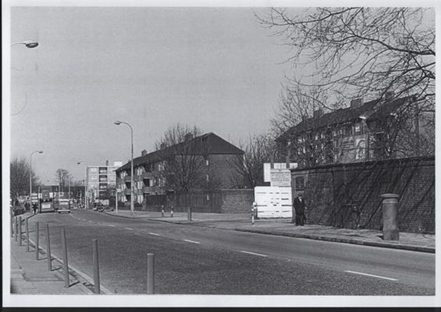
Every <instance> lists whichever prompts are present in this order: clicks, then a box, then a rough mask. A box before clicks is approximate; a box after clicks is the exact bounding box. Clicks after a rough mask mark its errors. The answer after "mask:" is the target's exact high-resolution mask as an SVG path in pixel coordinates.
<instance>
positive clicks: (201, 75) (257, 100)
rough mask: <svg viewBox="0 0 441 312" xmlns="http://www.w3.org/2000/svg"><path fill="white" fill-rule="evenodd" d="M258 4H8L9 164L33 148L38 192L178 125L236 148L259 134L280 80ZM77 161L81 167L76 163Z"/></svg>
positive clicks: (278, 57) (280, 64) (275, 45)
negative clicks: (61, 174)
mask: <svg viewBox="0 0 441 312" xmlns="http://www.w3.org/2000/svg"><path fill="white" fill-rule="evenodd" d="M265 10H267V9H266V8H254V9H252V8H239V7H234V8H231V7H230V8H227V7H223V8H222V7H221V8H214V7H205V8H195V7H180V8H177V7H60V6H34V7H12V8H11V12H10V18H11V19H10V25H11V32H10V34H11V38H10V40H11V43H15V42H21V41H24V40H37V41H38V42H39V44H40V45H39V47H37V48H35V49H27V48H25V47H24V46H23V45H14V46H12V47H11V50H10V53H11V54H10V57H11V64H10V75H11V81H10V82H11V85H10V90H11V93H10V116H11V117H10V130H11V145H10V151H11V154H10V156H11V158H15V157H25V158H26V159H27V160H29V158H30V154H31V153H32V152H33V151H37V150H42V151H43V154H34V155H33V156H32V166H33V168H34V171H35V172H36V174H37V175H38V176H39V177H40V181H41V182H42V183H43V184H53V183H55V172H56V170H57V169H59V168H62V169H66V170H68V171H69V172H70V173H71V174H72V175H73V177H74V179H75V180H79V179H83V178H84V174H85V168H86V166H87V165H104V164H105V163H106V160H109V163H110V164H113V162H114V161H122V162H123V163H125V162H126V161H128V160H129V159H130V129H129V127H127V126H125V125H120V126H116V125H114V121H116V120H121V121H125V122H127V123H129V124H130V125H131V126H132V128H133V132H134V135H133V136H134V155H135V157H137V156H140V155H141V151H142V150H144V149H146V150H147V151H148V152H152V151H154V144H155V142H156V141H158V140H159V139H160V138H161V136H162V135H163V133H164V132H165V131H166V130H167V128H169V127H171V126H174V125H176V123H181V124H183V125H188V126H197V127H198V128H200V129H201V130H202V132H203V133H207V132H214V133H216V134H217V135H219V136H221V137H222V138H224V139H226V140H227V141H229V142H231V143H233V144H235V145H239V144H240V142H244V141H246V139H247V138H249V137H250V136H252V135H258V134H262V133H265V132H268V131H269V129H270V119H271V117H272V115H273V114H274V111H275V108H276V107H277V105H278V104H279V96H280V92H281V83H283V81H284V76H285V74H286V73H288V72H289V70H291V69H290V66H289V65H288V64H287V63H286V62H285V61H286V60H287V58H288V57H289V54H288V49H287V47H286V46H283V45H281V44H280V41H279V39H278V38H277V37H274V36H271V32H270V31H269V30H268V29H265V28H263V27H262V26H261V25H260V24H259V22H258V20H257V19H256V17H255V16H254V13H255V12H257V13H263V12H264V11H265ZM80 160H82V161H84V162H83V163H81V165H78V164H77V163H78V161H80Z"/></svg>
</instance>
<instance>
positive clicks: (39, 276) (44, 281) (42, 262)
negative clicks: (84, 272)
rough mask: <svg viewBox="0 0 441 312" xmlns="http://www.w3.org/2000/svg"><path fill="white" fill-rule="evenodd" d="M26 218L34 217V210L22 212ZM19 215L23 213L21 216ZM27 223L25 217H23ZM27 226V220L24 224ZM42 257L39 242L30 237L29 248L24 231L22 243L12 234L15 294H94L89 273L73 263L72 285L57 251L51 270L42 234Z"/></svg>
mask: <svg viewBox="0 0 441 312" xmlns="http://www.w3.org/2000/svg"><path fill="white" fill-rule="evenodd" d="M20 216H21V217H22V220H25V218H31V217H32V216H33V215H32V214H31V213H25V214H23V215H20ZM20 216H19V217H20ZM23 223H24V221H23ZM23 229H24V224H23ZM41 235H42V239H43V241H40V244H39V245H40V248H39V256H38V260H37V257H36V254H35V250H36V248H35V244H34V242H33V241H32V240H30V244H29V251H27V244H26V236H25V234H24V233H22V245H20V240H19V235H17V238H16V236H15V234H14V235H13V237H11V238H10V241H11V244H10V247H11V249H10V251H11V276H10V281H11V284H10V287H11V295H12V296H15V295H93V294H94V291H93V285H92V283H91V281H90V280H89V279H88V277H83V276H81V275H80V274H81V273H79V271H78V270H76V269H74V268H72V267H69V282H68V287H65V286H66V283H65V280H64V270H63V263H62V260H61V259H60V258H58V257H57V256H56V255H52V257H51V258H52V261H51V270H49V266H48V260H47V254H46V249H45V248H44V247H45V241H44V233H42V234H41Z"/></svg>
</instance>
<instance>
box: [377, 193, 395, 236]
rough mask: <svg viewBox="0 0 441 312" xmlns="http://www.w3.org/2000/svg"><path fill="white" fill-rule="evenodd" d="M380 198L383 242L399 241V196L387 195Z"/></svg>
mask: <svg viewBox="0 0 441 312" xmlns="http://www.w3.org/2000/svg"><path fill="white" fill-rule="evenodd" d="M380 197H381V198H383V201H382V208H383V240H399V239H400V233H399V231H398V219H397V212H398V197H399V195H397V194H391V193H388V194H382V195H380Z"/></svg>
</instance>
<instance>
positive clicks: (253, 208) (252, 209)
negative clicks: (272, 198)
mask: <svg viewBox="0 0 441 312" xmlns="http://www.w3.org/2000/svg"><path fill="white" fill-rule="evenodd" d="M256 206H257V204H256V202H253V207H252V208H251V224H252V225H254V214H255V212H256Z"/></svg>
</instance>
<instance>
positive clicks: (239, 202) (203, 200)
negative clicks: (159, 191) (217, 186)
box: [137, 189, 254, 213]
mask: <svg viewBox="0 0 441 312" xmlns="http://www.w3.org/2000/svg"><path fill="white" fill-rule="evenodd" d="M253 200H254V191H253V190H252V189H222V190H217V191H213V192H196V193H188V194H180V195H168V198H167V199H166V196H165V195H152V196H148V197H147V200H146V201H145V202H144V204H143V207H142V210H146V211H161V205H164V209H165V211H170V209H171V207H172V206H173V210H174V211H175V212H187V209H188V206H191V208H192V211H193V212H210V213H248V212H250V211H251V206H252V203H253ZM137 210H138V209H137ZM139 210H141V208H140V209H139Z"/></svg>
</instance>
